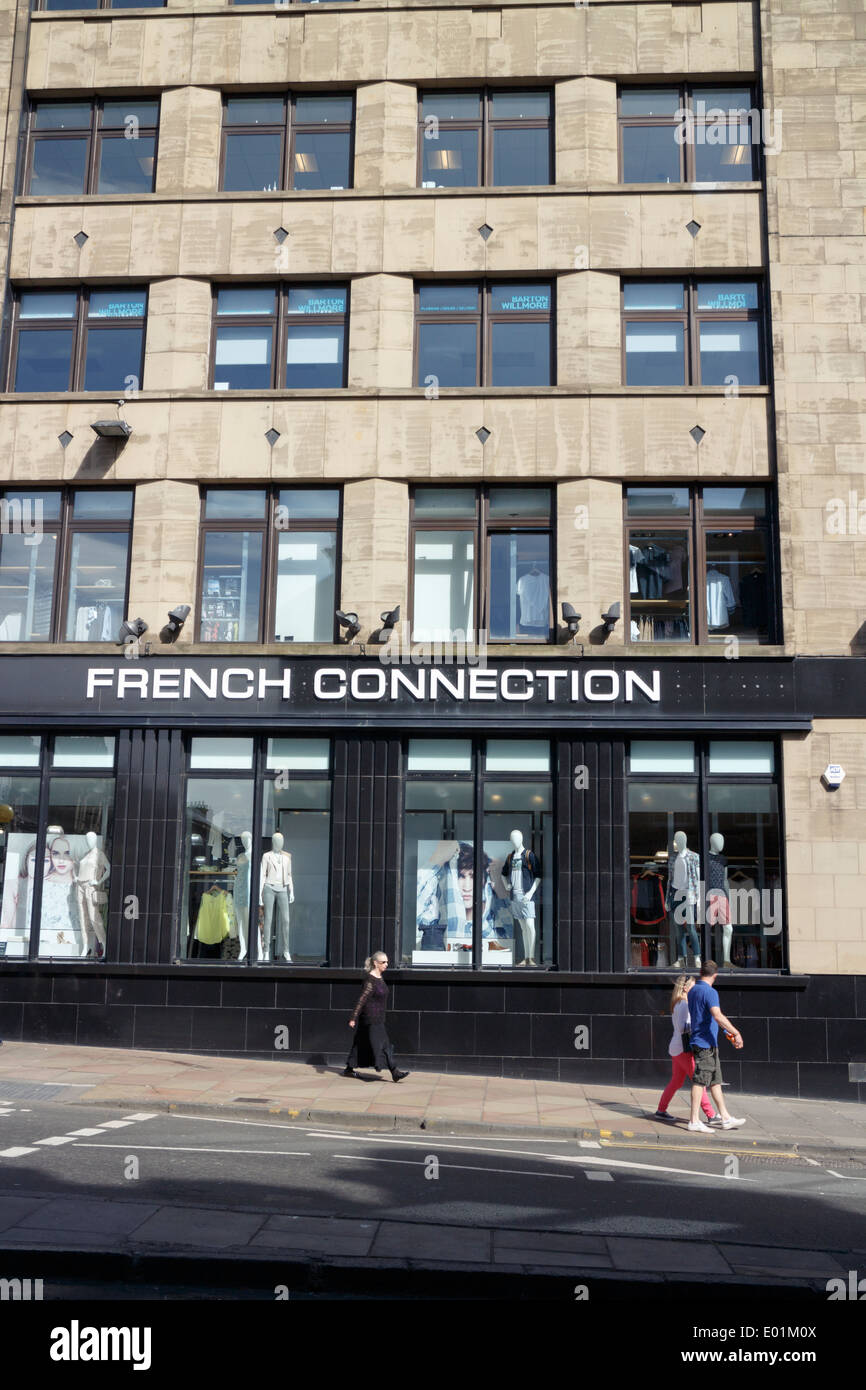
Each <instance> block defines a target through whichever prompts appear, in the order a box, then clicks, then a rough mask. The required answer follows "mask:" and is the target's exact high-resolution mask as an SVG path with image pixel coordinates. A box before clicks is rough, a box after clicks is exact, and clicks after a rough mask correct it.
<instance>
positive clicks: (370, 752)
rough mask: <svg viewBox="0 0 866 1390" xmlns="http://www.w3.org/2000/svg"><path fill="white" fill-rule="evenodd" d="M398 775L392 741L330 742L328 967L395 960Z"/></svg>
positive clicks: (399, 856) (397, 754)
mask: <svg viewBox="0 0 866 1390" xmlns="http://www.w3.org/2000/svg"><path fill="white" fill-rule="evenodd" d="M400 777H401V748H400V740H399V739H398V738H387V737H384V738H374V737H369V736H368V737H366V738H363V739H360V738H340V737H337V738H335V739H334V789H333V820H332V852H331V908H330V943H331V944H330V959H329V962H328V963H329V964H330V965H335V966H344V967H346V968H348V969H354V968H356V967H360V966H362V965H363V964H364V960H365V958H366V957H367V956H368V955H369V954H370V952H371V951H378V950H384V951H387V952H389V954H390V958H391V959H392V960H394V959H399V953H398V952H397V946H398V944H399V915H400V913H399V901H400V898H399V884H400V870H401V866H402V858H403V827H402V820H401V804H402V796H401V786H400Z"/></svg>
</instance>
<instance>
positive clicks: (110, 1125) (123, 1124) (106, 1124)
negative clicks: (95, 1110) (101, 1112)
mask: <svg viewBox="0 0 866 1390" xmlns="http://www.w3.org/2000/svg"><path fill="white" fill-rule="evenodd" d="M131 1124H132V1120H103V1122H102V1124H101V1125H100V1126H99V1128H100V1129H127V1128H128V1127H129V1126H130V1125H131Z"/></svg>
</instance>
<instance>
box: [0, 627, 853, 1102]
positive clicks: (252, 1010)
mask: <svg viewBox="0 0 866 1390" xmlns="http://www.w3.org/2000/svg"><path fill="white" fill-rule="evenodd" d="M862 664H863V663H862V662H857V661H854V662H852V661H851V660H850V659H849V660H844V661H843V660H839V661H834V660H829V659H828V660H823V659H821V660H819V659H804V658H796V659H781V658H780V659H770V660H765V661H760V660H748V661H747V660H742V661H726V660H724V659H710V660H705V661H702V660H699V659H692V660H688V661H681V660H676V659H673V658H659V659H657V660H654V661H651V660H636V661H634V662H629V661H620V660H611V661H604V660H603V659H599V657H598V655H597V654H594V655H593V656H592V657H591V658H588V657H582V656H578V655H576V654H572V653H571V651H568V652H566V653H562V652H561V653H552V654H550V653H545V654H544V655H543V656H539V657H538V658H530V659H525V658H524V657H523V654H521V659H520V660H517V659H515V658H514V657H512V658H509V659H502V660H500V659H497V658H493V657H490V658H488V659H487V660H486V661H483V662H482V661H475V662H473V661H467V662H466V663H465V664H461V663H460V662H459V661H450V662H438V663H437V662H431V661H417V662H416V661H406V662H401V663H389V662H388V661H387V660H382V659H381V657H380V656H379V654H378V653H374V654H371V653H370V652H369V650H368V651H367V652H366V653H365V652H364V651H363V650H361V649H356V648H351V649H348V648H347V649H346V650H345V651H338V652H337V653H335V654H333V655H329V656H327V657H315V658H314V657H306V656H298V657H294V658H293V659H291V660H287V659H285V658H284V657H283V656H270V655H267V656H261V657H259V656H249V655H237V654H233V655H232V656H231V658H226V657H222V656H219V657H212V656H209V655H208V656H198V655H195V656H188V657H184V656H183V655H181V654H179V653H177V652H175V653H174V654H173V655H172V656H163V655H159V656H155V655H154V656H151V655H147V656H145V655H142V656H140V657H138V658H136V659H134V660H129V659H126V658H125V657H124V656H119V657H117V656H115V655H113V654H111V655H109V656H103V655H102V654H101V653H100V654H97V655H92V654H83V655H78V654H75V655H69V656H66V655H63V656H50V655H33V656H31V655H29V654H27V655H21V656H18V655H15V656H8V657H6V658H4V659H3V676H4V679H3V683H2V691H0V715H2V730H0V816H2V817H3V818H4V819H3V823H2V832H3V833H2V855H3V863H2V889H3V897H2V907H0V1035H2V1036H4V1037H6V1038H16V1037H17V1038H22V1039H24V1040H27V1041H52V1042H58V1041H64V1042H79V1043H82V1044H85V1043H87V1044H93V1045H109V1046H120V1047H133V1046H134V1047H142V1048H160V1049H167V1050H172V1051H193V1052H207V1053H213V1054H216V1055H226V1056H238V1055H249V1056H257V1057H268V1058H272V1059H273V1060H275V1061H279V1060H281V1059H288V1060H292V1061H306V1062H317V1063H337V1062H339V1061H341V1060H342V1056H343V1051H344V1048H345V1040H346V1033H347V1030H346V1028H345V1020H346V1013H347V1009H348V1008H349V1007H350V1005H351V1003H352V1002H353V1001H354V998H355V997H356V992H357V982H358V978H359V971H360V968H361V966H362V963H363V961H364V958H365V957H366V956H367V955H369V954H370V952H371V951H373V950H376V949H380V948H383V949H385V950H386V951H387V952H388V953H389V956H390V959H391V961H392V969H391V971H390V972H389V981H390V983H391V985H392V989H393V998H392V1015H391V1021H392V1035H393V1038H394V1041H395V1046H396V1047H397V1049H398V1051H399V1053H400V1056H401V1058H402V1059H405V1063H406V1064H407V1065H409V1066H410V1067H412V1068H413V1069H423V1068H428V1069H435V1070H453V1071H455V1072H464V1073H465V1072H470V1071H474V1072H480V1073H485V1074H491V1075H509V1076H525V1077H547V1078H551V1079H561V1080H581V1081H584V1080H595V1081H598V1082H603V1083H607V1082H610V1083H616V1082H626V1083H630V1084H640V1083H641V1082H648V1083H652V1084H654V1082H655V1080H657V1079H658V1076H659V1070H660V1063H662V1062H663V1059H664V1058H665V1056H666V1048H667V1040H668V1035H669V1022H668V1020H667V1016H666V1009H665V1005H666V998H667V994H668V991H669V987H670V979H671V972H672V971H674V970H676V969H683V968H685V969H692V968H694V967H695V966H696V964H697V962H699V961H700V959H701V958H706V957H708V956H710V955H712V957H713V958H714V959H716V960H718V961H719V962H720V964H722V966H723V970H722V975H721V987H722V988H723V989H724V991H725V1001H726V1008H727V1009H728V1011H729V1012H730V1013H731V1014H732V1015H734V1016H739V1017H741V1018H743V1019H744V1020H746V1019H748V1020H749V1021H750V1037H751V1039H752V1046H751V1047H750V1049H749V1054H748V1058H747V1059H746V1060H743V1061H740V1062H732V1063H731V1065H730V1068H729V1070H731V1072H732V1074H731V1080H732V1082H733V1083H734V1084H735V1085H736V1084H742V1085H743V1086H744V1087H746V1088H748V1089H751V1090H759V1091H760V1090H762V1091H768V1092H775V1093H777V1094H803V1095H805V1094H823V1095H827V1094H838V1095H840V1096H841V1097H843V1098H845V1099H856V1098H857V1097H856V1095H855V1094H854V1093H855V1092H857V1091H858V1086H857V1085H856V1084H854V1085H852V1084H851V1083H850V1081H849V1079H848V1068H847V1066H845V1065H843V1063H842V1061H841V1060H840V1059H839V1058H838V1057H834V1056H832V1055H831V1053H830V1051H829V1049H828V1047H827V1045H826V1043H825V1046H824V1051H823V1054H822V1053H821V1051H820V1049H819V1050H818V1052H817V1054H816V1050H815V1042H814V1038H812V1036H811V1032H809V1030H807V1033H806V1034H802V1032H801V1031H798V1030H796V1029H795V1030H793V1033H792V1032H791V1030H790V1029H789V1030H787V1031H786V1029H785V1027H784V1026H782V1025H783V1024H784V1022H785V1021H786V1020H791V1019H795V1020H796V1019H805V1018H809V1019H824V1020H825V1021H826V1020H827V1019H828V1018H834V1019H839V1020H843V1021H844V1020H849V1019H856V1017H857V1016H858V995H857V986H858V981H857V980H856V979H855V978H854V977H844V976H822V977H814V978H811V979H810V978H808V977H805V976H802V975H796V974H793V973H792V972H791V971H790V969H789V966H788V945H787V941H788V932H787V904H786V894H785V882H786V866H785V804H784V791H783V789H784V786H785V781H784V769H785V748H786V742H787V741H790V740H796V739H802V738H803V737H805V736H807V735H808V732H809V730H810V728H811V724H812V720H813V719H816V718H827V717H833V718H837V719H838V718H855V717H863V715H864V697H863V694H862V691H863V684H862V677H861V676H860V668H861V667H862ZM686 868H687V869H688V875H689V877H688V882H687V880H686V876H685V871H686ZM678 875H679V877H678ZM859 986H860V994H859V1008H860V1009H861V1010H862V1007H863V1003H864V991H863V981H862V980H861V981H859ZM777 1025H778V1026H777ZM806 1036H808V1038H809V1039H810V1041H809V1042H808V1047H807V1045H806V1043H801V1042H800V1041H798V1038H799V1037H806ZM801 1054H802V1055H801ZM734 1073H736V1074H734ZM843 1073H844V1074H843ZM859 1089H861V1090H862V1086H861V1087H860V1088H859Z"/></svg>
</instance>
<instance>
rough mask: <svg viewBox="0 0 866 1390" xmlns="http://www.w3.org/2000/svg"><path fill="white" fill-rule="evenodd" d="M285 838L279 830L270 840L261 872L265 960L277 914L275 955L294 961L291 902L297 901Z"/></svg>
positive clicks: (260, 888) (269, 956) (290, 860)
mask: <svg viewBox="0 0 866 1390" xmlns="http://www.w3.org/2000/svg"><path fill="white" fill-rule="evenodd" d="M284 843H285V841H284V840H283V837H282V835H281V834H280V832H279V830H278V831H277V832H276V834H275V835H273V836H272V837H271V849H269V850H268V851H267V853H266V854H263V855H262V863H261V868H260V870H259V907H260V908H261V909H262V917H263V924H264V931H263V940H262V959H263V960H270V959H271V932H272V927H273V920H274V914H275V913H276V918H277V940H276V949H275V954H276V955H277V956H279V955H282V957H283V960H287V961H291V959H292V958H291V956H290V955H289V903H293V902H294V901H295V889H294V886H293V884H292V856H291V855H290V854H286V853H285V852H284V850H283V844H284Z"/></svg>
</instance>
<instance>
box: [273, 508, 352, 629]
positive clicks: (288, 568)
mask: <svg viewBox="0 0 866 1390" xmlns="http://www.w3.org/2000/svg"><path fill="white" fill-rule="evenodd" d="M336 570H337V536H336V532H334V531H294V532H293V531H283V532H281V533H280V536H279V541H278V549H277V596H276V613H275V632H274V640H275V641H277V642H331V641H333V637H334V612H335V609H336V606H337V605H336V590H335V586H336Z"/></svg>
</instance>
